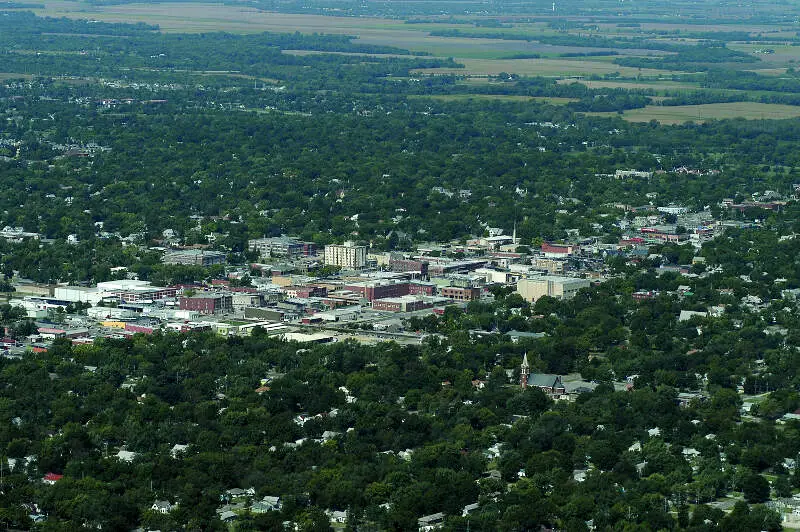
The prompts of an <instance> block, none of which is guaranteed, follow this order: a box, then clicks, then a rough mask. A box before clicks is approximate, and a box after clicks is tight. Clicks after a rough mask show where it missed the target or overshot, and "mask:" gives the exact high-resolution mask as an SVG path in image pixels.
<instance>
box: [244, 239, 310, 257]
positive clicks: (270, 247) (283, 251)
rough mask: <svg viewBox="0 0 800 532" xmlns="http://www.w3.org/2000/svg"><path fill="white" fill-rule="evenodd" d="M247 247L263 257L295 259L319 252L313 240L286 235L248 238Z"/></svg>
mask: <svg viewBox="0 0 800 532" xmlns="http://www.w3.org/2000/svg"><path fill="white" fill-rule="evenodd" d="M247 247H248V248H249V249H250V251H257V252H258V255H259V256H260V257H263V258H271V257H279V258H285V259H295V258H297V257H307V256H309V255H316V254H317V245H316V244H314V243H313V242H301V241H299V240H297V239H296V238H293V237H290V236H286V235H282V236H278V237H271V238H256V239H253V240H248V242H247Z"/></svg>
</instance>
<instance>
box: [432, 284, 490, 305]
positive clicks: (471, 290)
mask: <svg viewBox="0 0 800 532" xmlns="http://www.w3.org/2000/svg"><path fill="white" fill-rule="evenodd" d="M439 293H440V295H441V296H442V297H445V298H447V299H451V300H453V301H474V300H476V299H480V298H481V289H480V288H475V287H460V286H445V287H444V288H442V289H441V290H440V291H439Z"/></svg>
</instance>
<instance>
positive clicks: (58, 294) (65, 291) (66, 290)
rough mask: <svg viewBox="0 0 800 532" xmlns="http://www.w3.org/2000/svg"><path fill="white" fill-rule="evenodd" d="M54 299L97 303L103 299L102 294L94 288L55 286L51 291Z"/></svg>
mask: <svg viewBox="0 0 800 532" xmlns="http://www.w3.org/2000/svg"><path fill="white" fill-rule="evenodd" d="M53 295H54V297H55V298H56V299H60V300H63V301H70V302H74V303H77V302H81V303H91V304H92V305H97V303H98V302H99V301H100V300H101V299H103V293H102V292H101V291H100V290H98V289H97V288H96V287H87V286H56V287H55V289H54V290H53Z"/></svg>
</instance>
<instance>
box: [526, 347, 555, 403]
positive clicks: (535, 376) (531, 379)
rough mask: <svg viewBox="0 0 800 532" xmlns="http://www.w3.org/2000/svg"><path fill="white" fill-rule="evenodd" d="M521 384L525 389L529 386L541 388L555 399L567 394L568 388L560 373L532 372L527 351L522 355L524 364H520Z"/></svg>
mask: <svg viewBox="0 0 800 532" xmlns="http://www.w3.org/2000/svg"><path fill="white" fill-rule="evenodd" d="M519 385H520V387H521V388H523V389H525V388H528V387H532V388H539V389H540V390H542V391H543V392H544V393H546V394H547V395H548V396H549V397H551V398H553V399H560V398H562V397H566V396H567V389H566V387H565V386H564V383H563V382H561V376H560V375H548V374H546V373H531V367H530V365H529V364H528V354H527V353H525V355H523V357H522V364H521V365H520V373H519Z"/></svg>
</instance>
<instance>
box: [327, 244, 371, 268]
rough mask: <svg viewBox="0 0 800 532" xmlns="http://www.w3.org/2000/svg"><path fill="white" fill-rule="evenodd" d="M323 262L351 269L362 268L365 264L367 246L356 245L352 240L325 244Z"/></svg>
mask: <svg viewBox="0 0 800 532" xmlns="http://www.w3.org/2000/svg"><path fill="white" fill-rule="evenodd" d="M325 264H326V265H328V266H339V267H340V268H346V269H351V270H359V269H361V268H364V267H365V266H366V265H367V246H356V245H354V244H353V243H352V242H346V243H345V244H344V245H336V244H331V245H329V246H325Z"/></svg>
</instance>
